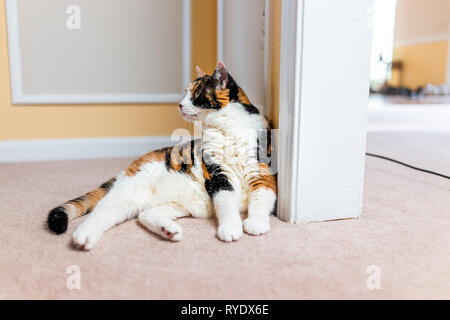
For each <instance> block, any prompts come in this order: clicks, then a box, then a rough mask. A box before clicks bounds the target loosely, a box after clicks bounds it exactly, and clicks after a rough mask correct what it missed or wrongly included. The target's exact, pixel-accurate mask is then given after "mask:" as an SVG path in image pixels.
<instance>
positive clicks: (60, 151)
mask: <svg viewBox="0 0 450 320" xmlns="http://www.w3.org/2000/svg"><path fill="white" fill-rule="evenodd" d="M174 144H176V141H175V142H174V141H171V139H170V137H169V136H159V137H125V138H88V139H52V140H7V141H0V162H31V161H50V160H75V159H96V158H128V157H130V158H131V157H137V156H139V155H142V154H145V153H147V152H149V151H151V150H153V149H158V148H162V147H166V146H169V145H174Z"/></svg>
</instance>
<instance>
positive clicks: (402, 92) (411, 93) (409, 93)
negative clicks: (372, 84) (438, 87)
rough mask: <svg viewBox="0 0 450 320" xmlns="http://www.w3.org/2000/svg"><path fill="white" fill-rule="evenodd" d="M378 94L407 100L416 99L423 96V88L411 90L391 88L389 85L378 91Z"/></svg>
mask: <svg viewBox="0 0 450 320" xmlns="http://www.w3.org/2000/svg"><path fill="white" fill-rule="evenodd" d="M378 93H380V94H384V95H388V96H392V95H398V96H404V97H409V98H417V97H419V96H423V94H424V88H423V87H419V88H417V89H416V90H411V89H410V88H407V87H393V86H390V85H385V86H383V87H382V88H381V89H380V90H379V91H378Z"/></svg>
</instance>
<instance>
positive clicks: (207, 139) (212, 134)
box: [203, 128, 257, 167]
mask: <svg viewBox="0 0 450 320" xmlns="http://www.w3.org/2000/svg"><path fill="white" fill-rule="evenodd" d="M256 147H257V134H256V131H255V130H249V129H245V128H244V129H240V128H237V129H234V130H226V131H225V130H219V129H216V128H208V129H206V130H205V131H204V132H203V152H204V153H206V154H208V155H209V156H211V157H212V158H213V159H214V160H215V161H217V162H219V163H221V164H224V165H230V166H238V167H241V166H243V165H245V164H246V163H248V162H249V161H251V160H252V159H254V158H255V157H256Z"/></svg>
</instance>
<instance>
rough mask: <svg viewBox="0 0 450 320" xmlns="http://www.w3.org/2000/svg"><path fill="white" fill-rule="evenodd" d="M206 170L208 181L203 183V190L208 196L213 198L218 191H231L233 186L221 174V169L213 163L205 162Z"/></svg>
mask: <svg viewBox="0 0 450 320" xmlns="http://www.w3.org/2000/svg"><path fill="white" fill-rule="evenodd" d="M205 166H206V170H208V173H209V175H210V179H206V181H205V189H206V192H208V194H209V196H210V197H211V198H213V197H214V196H215V195H216V194H217V193H218V192H219V191H233V190H234V189H233V186H232V185H231V183H230V181H228V179H227V177H226V176H225V175H224V174H223V173H222V168H221V167H220V166H219V165H218V164H215V163H211V162H209V163H208V162H206V161H205Z"/></svg>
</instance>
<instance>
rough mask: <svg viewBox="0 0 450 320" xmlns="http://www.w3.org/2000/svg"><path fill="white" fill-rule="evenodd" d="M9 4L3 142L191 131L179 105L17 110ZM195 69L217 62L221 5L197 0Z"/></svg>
mask: <svg viewBox="0 0 450 320" xmlns="http://www.w3.org/2000/svg"><path fill="white" fill-rule="evenodd" d="M5 16H6V13H5V2H4V1H0V140H16V139H57V138H85V137H119V136H149V135H170V134H171V133H172V131H173V130H174V129H176V128H189V127H190V126H189V125H188V124H186V123H185V122H184V121H183V120H182V118H181V117H180V115H179V114H178V111H177V107H176V105H172V104H142V105H52V106H12V104H11V89H10V81H9V79H10V78H9V61H8V45H7V34H6V17H5ZM192 24H193V25H192V31H193V35H192V67H193V69H192V70H193V71H192V72H193V73H192V75H193V76H195V75H196V73H195V70H194V68H195V65H196V64H199V65H201V66H202V67H203V68H204V69H205V70H208V71H210V70H213V69H214V66H215V63H216V57H217V53H216V47H217V46H216V25H217V23H216V1H212V0H192Z"/></svg>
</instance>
